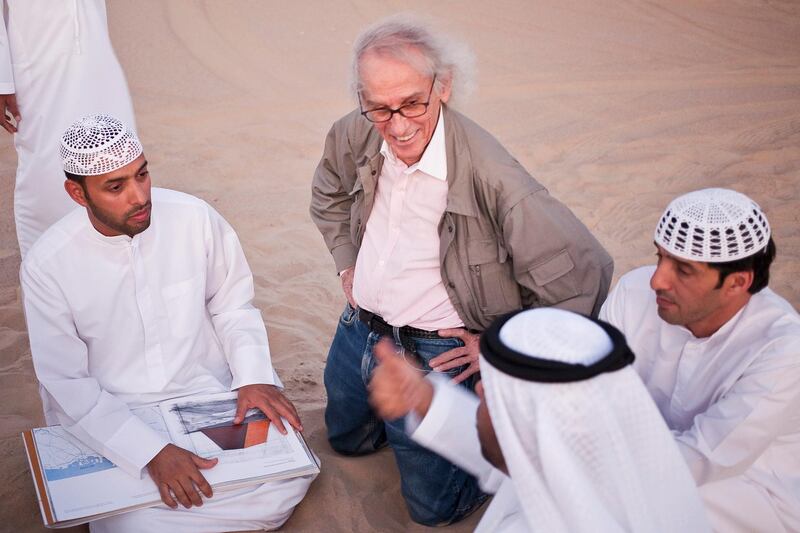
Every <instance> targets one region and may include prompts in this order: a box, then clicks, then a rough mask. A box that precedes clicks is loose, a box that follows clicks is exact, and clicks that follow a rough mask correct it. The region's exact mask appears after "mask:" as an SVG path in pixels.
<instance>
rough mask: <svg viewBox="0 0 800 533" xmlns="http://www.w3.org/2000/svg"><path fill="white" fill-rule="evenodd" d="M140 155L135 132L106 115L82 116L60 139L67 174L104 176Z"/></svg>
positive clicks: (62, 158) (140, 150)
mask: <svg viewBox="0 0 800 533" xmlns="http://www.w3.org/2000/svg"><path fill="white" fill-rule="evenodd" d="M141 154H142V144H141V143H140V142H139V139H138V138H137V137H136V133H134V132H133V130H132V129H131V128H129V127H128V126H126V125H125V124H123V123H122V121H120V120H119V119H116V118H114V117H112V116H109V115H89V116H86V117H83V118H82V119H80V120H79V121H77V122H76V123H74V124H73V125H72V126H70V127H69V128H67V131H65V132H64V135H62V136H61V161H62V163H63V166H64V170H65V171H67V172H69V173H70V174H77V175H79V176H96V175H98V174H106V173H108V172H113V171H114V170H117V169H118V168H122V167H124V166H125V165H127V164H128V163H130V162H131V161H133V160H134V159H136V158H137V157H139V156H140V155H141Z"/></svg>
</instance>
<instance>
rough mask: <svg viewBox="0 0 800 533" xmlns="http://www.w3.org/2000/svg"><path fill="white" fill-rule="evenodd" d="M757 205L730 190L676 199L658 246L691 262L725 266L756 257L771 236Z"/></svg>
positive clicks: (658, 236)
mask: <svg viewBox="0 0 800 533" xmlns="http://www.w3.org/2000/svg"><path fill="white" fill-rule="evenodd" d="M770 234H771V232H770V229H769V223H768V222H767V216H766V215H765V214H764V212H763V211H762V210H761V208H760V207H759V206H758V204H757V203H755V202H754V201H753V200H751V199H750V198H748V197H747V196H745V195H744V194H741V193H738V192H736V191H732V190H729V189H703V190H700V191H694V192H690V193H688V194H684V195H683V196H679V197H678V198H676V199H674V200H673V201H672V202H671V203H670V204H669V205H668V206H667V209H666V211H664V215H663V216H662V217H661V220H660V221H659V223H658V226H657V227H656V232H655V241H656V244H658V245H659V246H661V247H662V248H664V249H665V250H666V251H667V252H669V253H670V254H672V255H674V256H676V257H680V258H681V259H687V260H689V261H702V262H705V263H723V262H727V261H736V260H737V259H742V258H744V257H749V256H751V255H754V254H755V253H757V252H759V251H760V250H763V249H764V248H766V246H767V244H768V242H769V237H770Z"/></svg>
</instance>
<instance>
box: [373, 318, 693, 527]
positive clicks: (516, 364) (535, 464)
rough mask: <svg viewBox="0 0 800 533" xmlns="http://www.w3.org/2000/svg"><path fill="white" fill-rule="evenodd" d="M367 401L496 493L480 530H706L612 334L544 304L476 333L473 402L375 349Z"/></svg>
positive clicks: (668, 442) (389, 351) (660, 425)
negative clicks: (375, 362) (376, 363)
mask: <svg viewBox="0 0 800 533" xmlns="http://www.w3.org/2000/svg"><path fill="white" fill-rule="evenodd" d="M376 354H377V356H378V358H379V360H380V365H379V366H378V368H377V370H376V371H375V374H374V376H373V378H372V381H371V382H370V401H371V402H372V404H373V406H374V407H375V408H376V410H377V411H378V412H379V414H381V416H384V417H386V418H397V417H401V416H406V419H405V421H406V430H407V431H408V432H409V433H410V435H411V437H412V438H413V439H414V441H416V442H417V443H419V444H421V445H423V446H425V447H427V448H430V449H431V450H433V451H435V452H436V453H438V454H441V455H442V456H443V457H446V458H447V459H449V460H450V461H453V462H454V463H455V464H457V465H459V466H460V467H461V468H463V469H465V470H466V471H468V472H470V473H471V474H473V475H474V476H476V477H477V478H478V480H479V483H480V486H481V488H482V489H483V490H486V491H487V492H490V493H493V494H494V499H493V500H492V503H491V505H490V506H489V508H488V509H487V510H486V513H485V514H484V515H483V517H482V518H481V521H480V523H479V524H478V527H477V529H476V531H477V532H479V533H480V532H487V533H495V532H503V533H509V532H527V531H542V532H547V533H560V532H564V533H567V532H571V533H575V532H577V533H581V532H587V533H588V532H592V533H593V532H596V531H603V532H623V531H650V532H672V531H682V532H700V531H708V530H709V527H708V524H707V521H706V518H705V512H704V510H703V507H702V504H701V501H700V497H699V495H698V494H697V489H696V488H695V486H694V482H693V480H692V477H691V474H690V473H689V471H688V469H687V468H686V465H685V464H684V463H683V460H682V458H681V455H680V453H679V452H678V449H677V447H676V446H675V443H674V441H673V439H672V436H671V435H670V433H669V430H668V428H667V426H666V425H665V424H664V421H663V419H662V418H661V416H660V415H659V413H658V409H657V408H656V406H655V405H654V404H653V401H652V400H651V399H650V397H649V395H648V393H647V390H646V389H645V388H644V386H643V385H642V382H641V380H640V379H639V377H638V376H637V375H636V372H635V371H634V370H633V368H631V366H630V363H631V361H633V359H634V356H633V353H631V351H630V349H629V348H628V346H627V344H626V343H625V338H624V337H623V336H622V334H621V333H620V332H619V331H618V330H617V329H616V328H614V327H612V326H610V325H608V324H606V323H604V322H600V321H595V320H593V319H589V318H585V317H583V316H581V315H578V314H575V313H572V312H570V311H564V310H561V309H553V308H540V309H532V310H526V311H519V312H516V313H513V314H511V315H506V316H505V317H503V318H501V319H499V320H497V321H495V322H494V323H493V324H492V325H491V326H490V327H489V329H488V330H486V331H485V332H484V334H483V335H482V336H481V355H480V358H481V360H480V368H481V377H482V378H483V379H482V381H481V384H482V385H481V384H479V385H478V387H477V393H478V396H477V397H476V396H475V395H473V394H471V393H470V392H468V391H466V390H464V389H463V388H458V387H455V386H454V385H452V384H450V383H448V382H447V381H446V380H445V379H442V378H441V377H435V378H433V379H430V378H429V379H423V377H422V375H421V373H420V372H419V371H418V370H417V369H415V368H413V367H412V366H411V365H409V364H408V363H407V362H405V360H403V359H402V358H401V357H400V356H398V355H397V354H395V353H394V346H393V345H392V344H391V343H390V342H388V341H385V340H384V341H382V342H381V344H380V345H379V346H378V347H377V349H376Z"/></svg>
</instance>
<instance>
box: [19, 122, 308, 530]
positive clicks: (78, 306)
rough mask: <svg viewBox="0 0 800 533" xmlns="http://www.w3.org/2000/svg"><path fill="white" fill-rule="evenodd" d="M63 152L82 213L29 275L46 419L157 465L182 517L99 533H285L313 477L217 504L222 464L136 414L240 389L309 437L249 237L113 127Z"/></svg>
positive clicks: (30, 266)
mask: <svg viewBox="0 0 800 533" xmlns="http://www.w3.org/2000/svg"><path fill="white" fill-rule="evenodd" d="M61 155H62V159H63V164H64V170H65V173H66V175H67V178H68V179H67V181H66V183H65V188H66V190H67V193H69V196H70V197H71V198H72V199H73V200H75V202H77V203H78V204H79V205H81V206H83V207H85V210H83V209H76V210H75V211H73V212H72V213H70V214H69V215H67V216H66V217H64V218H63V219H61V220H60V221H59V222H57V223H56V224H54V225H53V226H51V227H50V229H49V230H47V231H46V232H45V233H44V234H43V235H42V237H41V238H40V239H39V240H38V241H37V242H36V244H35V245H34V246H33V248H31V250H30V252H29V253H28V254H27V256H26V257H25V261H24V262H23V264H22V268H21V273H20V277H21V281H22V289H23V294H24V300H25V311H26V315H27V321H28V331H29V335H30V342H31V352H32V356H33V364H34V368H35V370H36V376H37V377H38V379H39V382H40V387H41V392H42V399H43V403H44V409H45V416H46V418H47V421H48V423H50V424H55V423H58V424H62V425H63V426H64V427H65V428H66V429H67V430H68V431H70V433H72V434H74V435H75V436H76V437H77V438H79V439H80V440H82V441H83V442H85V443H87V444H89V445H91V446H92V447H93V448H94V449H96V450H97V451H99V452H100V453H102V454H103V455H105V456H106V457H107V458H108V459H109V460H111V461H112V462H113V463H114V464H116V465H117V466H119V467H120V468H121V469H123V470H124V471H126V472H128V473H130V474H131V475H134V476H137V477H138V476H139V475H140V474H141V472H142V469H144V468H147V470H148V472H149V473H150V476H151V477H152V478H153V480H154V481H155V483H156V485H157V486H158V488H159V490H160V492H161V497H162V500H163V501H164V503H166V504H167V505H168V506H170V507H172V508H173V509H167V508H165V507H154V508H149V509H143V510H139V511H134V512H130V513H127V514H122V515H117V516H113V517H110V518H106V519H102V520H98V521H95V522H93V523H91V525H90V526H91V530H92V531H93V532H101V531H114V532H120V531H131V532H133V531H170V532H176V531H186V532H189V531H200V530H202V531H234V530H243V529H274V528H277V527H279V526H280V525H281V524H283V523H284V522H285V521H286V520H287V519H288V517H289V515H290V514H291V512H292V510H293V509H294V506H295V505H297V503H298V502H300V500H301V499H302V498H303V496H304V495H305V493H306V491H307V490H308V487H309V485H310V484H311V482H312V481H313V476H310V477H306V478H295V479H291V480H287V481H279V482H270V483H265V484H263V485H257V486H251V487H247V488H245V489H240V490H236V491H230V492H224V493H221V494H218V495H215V496H214V497H213V498H212V491H211V487H210V486H209V484H208V482H207V481H206V480H205V478H204V477H203V475H202V474H201V472H200V469H204V468H213V466H214V465H215V464H216V461H215V460H214V461H211V460H206V459H203V458H201V457H198V456H196V455H194V454H192V453H190V452H188V451H186V450H184V449H182V448H178V447H176V446H174V445H172V444H170V443H168V442H166V441H165V440H164V438H163V437H161V436H160V435H159V434H158V433H157V432H155V431H154V430H153V429H151V428H150V427H149V426H148V425H147V424H145V423H144V422H143V421H142V420H140V419H139V418H137V417H136V416H135V415H133V414H132V413H131V411H130V409H131V408H133V407H139V406H142V405H145V404H151V403H155V402H159V401H161V400H165V399H168V398H173V397H176V396H185V395H188V394H194V393H212V392H222V391H230V390H238V411H237V412H238V414H237V418H238V417H242V416H243V414H244V412H245V411H246V409H247V408H251V407H255V408H258V409H260V410H262V411H263V412H264V413H265V414H266V415H267V417H268V418H269V419H270V421H271V423H274V424H275V426H276V427H277V429H278V430H280V431H281V432H285V431H286V428H285V427H284V425H283V424H282V422H281V419H280V417H281V416H283V417H285V418H286V419H287V420H289V422H290V423H291V424H292V425H293V426H294V427H296V428H298V429H300V428H301V425H300V419H299V418H298V416H297V412H296V411H295V408H294V406H293V405H292V403H291V402H290V401H289V400H288V399H287V398H286V397H285V396H284V395H283V393H282V392H281V390H280V388H279V386H278V385H276V377H275V375H274V374H273V369H272V364H271V361H270V352H269V344H268V341H267V332H266V329H265V328H264V323H263V321H262V319H261V314H260V312H259V311H258V309H256V308H255V307H253V305H252V299H253V279H252V274H251V272H250V268H249V267H248V265H247V261H246V260H245V256H244V253H243V252H242V248H241V246H240V244H239V240H238V238H237V236H236V233H235V232H234V231H233V229H232V228H231V227H230V226H229V225H228V223H227V222H226V221H225V220H224V219H223V218H222V217H221V216H220V215H219V214H218V213H217V212H216V211H215V210H214V209H213V208H212V207H210V206H209V205H208V204H206V203H205V202H203V201H201V200H199V199H197V198H194V197H192V196H189V195H187V194H182V193H179V192H176V191H170V190H166V189H152V191H151V187H150V174H149V172H148V168H147V161H146V159H145V157H144V154H143V152H142V146H141V144H140V142H139V140H138V139H137V138H136V135H135V134H134V133H133V131H132V130H131V129H130V128H129V127H127V126H125V125H124V124H122V123H121V122H120V121H119V120H117V119H115V118H113V117H109V116H103V115H95V116H90V117H86V118H84V119H82V120H80V121H78V122H77V123H75V124H73V125H72V126H71V127H70V128H69V129H68V130H67V131H66V133H64V136H63V137H62V142H61ZM151 217H152V218H151ZM201 493H202V495H204V496H205V497H206V498H210V499H208V500H206V501H203V498H202V496H201ZM178 503H180V504H181V505H182V506H183V507H180V506H178ZM193 507H194V508H193ZM199 507H201V508H199Z"/></svg>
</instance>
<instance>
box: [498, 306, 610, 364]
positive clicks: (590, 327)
mask: <svg viewBox="0 0 800 533" xmlns="http://www.w3.org/2000/svg"><path fill="white" fill-rule="evenodd" d="M499 337H500V341H501V342H502V343H503V344H505V345H506V346H507V347H509V348H511V349H512V350H515V351H517V352H519V353H521V354H526V355H528V356H531V357H536V358H539V359H548V360H550V361H558V362H561V363H568V364H572V365H586V366H588V365H592V364H594V363H596V362H597V361H599V360H600V359H603V358H604V357H605V356H607V355H608V354H609V353H610V352H611V350H612V349H613V347H614V345H613V343H612V341H611V338H610V337H609V336H608V333H606V332H605V331H603V328H601V327H600V326H599V325H597V324H596V323H594V322H592V321H591V320H589V319H587V318H586V317H583V316H581V315H578V314H576V313H570V312H569V311H564V310H562V309H554V308H550V307H540V308H537V309H530V310H528V311H523V312H522V313H519V314H516V315H514V316H513V317H511V318H510V319H509V320H508V322H506V323H505V324H503V327H502V328H501V329H500V333H499Z"/></svg>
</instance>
